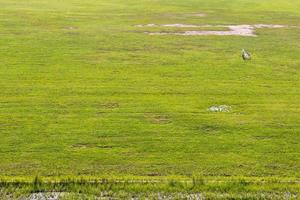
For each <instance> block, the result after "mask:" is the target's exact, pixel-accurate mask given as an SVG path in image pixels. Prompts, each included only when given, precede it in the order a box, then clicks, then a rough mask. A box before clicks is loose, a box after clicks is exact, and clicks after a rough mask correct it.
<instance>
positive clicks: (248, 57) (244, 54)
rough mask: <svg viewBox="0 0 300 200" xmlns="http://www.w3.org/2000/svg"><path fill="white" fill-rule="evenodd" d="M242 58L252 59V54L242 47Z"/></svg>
mask: <svg viewBox="0 0 300 200" xmlns="http://www.w3.org/2000/svg"><path fill="white" fill-rule="evenodd" d="M242 58H243V60H251V55H250V53H249V52H247V51H246V50H245V49H242Z"/></svg>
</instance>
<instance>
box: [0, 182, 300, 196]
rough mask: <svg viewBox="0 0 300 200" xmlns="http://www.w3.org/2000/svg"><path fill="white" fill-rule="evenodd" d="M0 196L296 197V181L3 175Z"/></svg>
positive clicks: (297, 186) (298, 186) (297, 183)
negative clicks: (47, 177)
mask: <svg viewBox="0 0 300 200" xmlns="http://www.w3.org/2000/svg"><path fill="white" fill-rule="evenodd" d="M0 185H1V188H2V189H1V190H0V198H5V197H10V198H14V199H18V198H19V199H20V198H24V197H25V198H26V197H27V198H28V197H32V196H33V195H44V196H47V195H48V196H50V195H51V194H52V195H54V194H56V195H58V196H60V198H61V199H97V198H99V197H102V198H104V199H105V198H107V199H109V198H118V199H119V198H121V199H131V198H138V199H144V198H148V199H158V198H159V197H165V198H168V197H169V198H172V199H197V198H198V199H199V198H200V199H201V198H202V199H203V198H205V199H226V198H231V199H297V197H299V196H298V195H299V189H300V185H299V182H297V181H296V180H288V179H280V178H272V179H270V178H268V179H263V178H224V177H214V178H212V177H210V178H203V177H193V178H182V177H181V178H178V177H176V178H174V177H173V178H170V177H165V178H163V179H162V178H161V179H153V178H149V177H140V178H137V177H134V178H130V177H127V178H123V179H120V177H119V178H116V177H114V178H109V179H107V178H102V179H99V178H98V179H96V178H92V177H81V178H78V177H77V178H65V179H62V178H59V179H58V178H56V179H55V178H53V177H52V178H51V179H45V180H43V179H42V178H39V177H36V178H35V179H34V180H33V181H32V180H29V179H24V178H23V179H14V180H12V179H9V181H7V180H5V179H3V180H2V181H1V182H0Z"/></svg>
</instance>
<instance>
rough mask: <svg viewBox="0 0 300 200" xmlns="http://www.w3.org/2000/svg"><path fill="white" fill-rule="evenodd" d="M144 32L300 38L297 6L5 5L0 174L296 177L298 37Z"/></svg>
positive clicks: (0, 34)
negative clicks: (197, 29)
mask: <svg viewBox="0 0 300 200" xmlns="http://www.w3.org/2000/svg"><path fill="white" fill-rule="evenodd" d="M193 13H206V14H207V16H206V17H195V16H192V15H190V14H193ZM148 23H155V24H171V23H182V24H195V25H207V24H210V25H214V24H217V25H229V24H237V25H239V24H261V23H264V24H283V25H293V26H300V1H296V0H285V1H283V0H272V1H269V0H222V1H220V0H209V1H207V0H165V1H162V0H130V1H125V0H109V1H108V0H89V1H79V0H64V1H60V0H43V1H41V0H28V1H17V0H9V1H7V0H0V175H1V176H11V177H13V176H35V175H37V174H39V175H41V176H80V175H93V176H102V175H109V174H111V175H116V176H117V175H122V176H168V175H177V176H190V175H193V174H198V175H201V176H244V177H252V176H254V177H269V176H276V177H291V178H299V177H300V152H299V149H300V123H299V122H300V28H292V27H288V28H283V29H259V30H257V34H258V37H239V36H174V35H164V36H150V35H147V34H144V33H143V32H144V31H146V30H147V31H151V30H158V28H151V27H147V28H137V27H135V25H138V24H148ZM176 30H177V29H176ZM242 48H245V49H247V50H249V51H250V52H251V53H252V54H253V55H252V56H253V59H252V60H251V61H250V62H244V61H243V60H242V59H241V56H240V51H241V49H242ZM212 105H229V106H231V107H232V110H231V112H228V113H211V112H209V111H208V110H207V108H208V107H210V106H212Z"/></svg>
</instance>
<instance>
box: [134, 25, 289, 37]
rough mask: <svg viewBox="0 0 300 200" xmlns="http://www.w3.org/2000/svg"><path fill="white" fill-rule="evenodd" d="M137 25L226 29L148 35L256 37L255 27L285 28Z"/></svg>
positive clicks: (272, 26)
mask: <svg viewBox="0 0 300 200" xmlns="http://www.w3.org/2000/svg"><path fill="white" fill-rule="evenodd" d="M138 27H177V28H208V27H211V28H226V29H228V30H187V31H182V32H145V33H146V34H149V35H183V36H189V35H190V36H193V35H194V36H195V35H221V36H228V35H229V36H246V37H256V36H257V35H256V29H261V28H285V27H287V26H285V25H275V24H254V25H192V24H162V25H157V24H146V25H138Z"/></svg>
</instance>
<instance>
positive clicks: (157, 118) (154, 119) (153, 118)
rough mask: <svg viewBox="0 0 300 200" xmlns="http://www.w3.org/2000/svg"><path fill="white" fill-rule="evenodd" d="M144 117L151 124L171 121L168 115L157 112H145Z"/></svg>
mask: <svg viewBox="0 0 300 200" xmlns="http://www.w3.org/2000/svg"><path fill="white" fill-rule="evenodd" d="M145 118H146V119H147V120H148V121H150V122H151V123H153V124H169V123H171V122H172V121H171V119H170V118H169V117H168V116H166V115H161V114H157V113H146V114H145Z"/></svg>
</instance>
